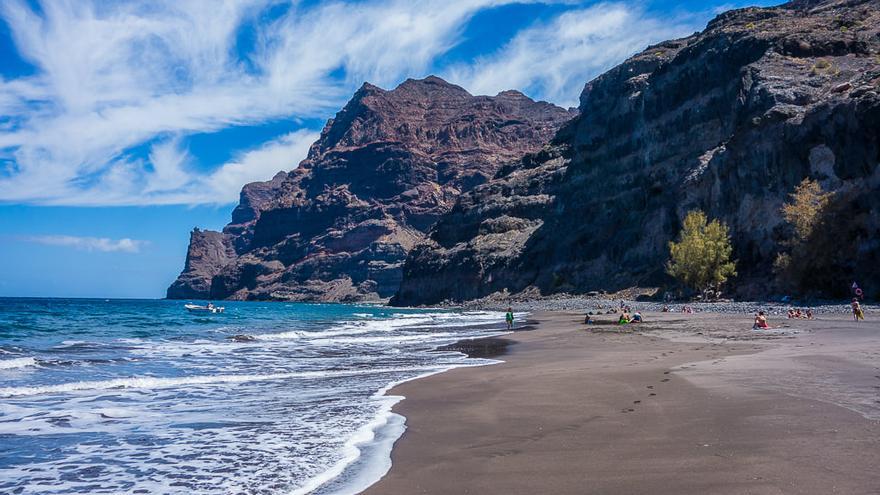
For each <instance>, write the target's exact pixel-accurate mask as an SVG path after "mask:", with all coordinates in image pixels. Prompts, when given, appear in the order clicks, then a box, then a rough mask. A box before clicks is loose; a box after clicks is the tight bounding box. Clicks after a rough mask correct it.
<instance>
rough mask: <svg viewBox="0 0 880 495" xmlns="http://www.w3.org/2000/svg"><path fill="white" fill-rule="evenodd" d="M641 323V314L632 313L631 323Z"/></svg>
mask: <svg viewBox="0 0 880 495" xmlns="http://www.w3.org/2000/svg"><path fill="white" fill-rule="evenodd" d="M641 322H642V314H641V313H639V312H638V311H636V312H635V313H633V317H632V320H631V323H641Z"/></svg>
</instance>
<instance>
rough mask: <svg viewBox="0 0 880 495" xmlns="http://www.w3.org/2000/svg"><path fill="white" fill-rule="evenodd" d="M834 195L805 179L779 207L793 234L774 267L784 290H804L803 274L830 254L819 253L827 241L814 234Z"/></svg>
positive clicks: (812, 270)
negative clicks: (817, 237)
mask: <svg viewBox="0 0 880 495" xmlns="http://www.w3.org/2000/svg"><path fill="white" fill-rule="evenodd" d="M833 197H834V193H831V192H825V191H824V190H823V189H822V186H821V185H820V184H819V183H818V182H816V181H814V180H812V179H810V178H806V179H804V180H803V181H801V183H800V184H799V185H798V186H797V187H796V188H795V190H794V192H793V193H791V194H790V195H789V201H788V202H787V203H786V204H785V205H783V206H782V210H781V213H782V218H784V219H785V221H786V223H788V225H789V226H790V227H791V229H792V230H793V234H792V236H791V239H790V240H789V241H787V242H786V243H785V246H786V247H788V250H787V251H785V252H782V253H779V255H778V256H777V257H776V261H775V262H774V266H773V268H774V270H775V271H776V274H777V276H778V277H779V279H780V282H782V285H783V286H785V287H786V288H787V289H792V290H798V291H800V290H801V289H803V288H804V287H803V285H804V284H803V282H804V278H805V277H806V275H807V274H808V273H811V272H812V273H816V272H817V271H819V270H818V268H819V267H818V265H819V263H818V262H819V261H820V260H823V259H826V258H828V257H829V256H828V255H827V254H828V253H823V252H822V251H823V248H825V247H827V246H825V245H826V244H827V243H825V242H820V241H821V239H816V238H815V237H816V236H815V234H816V232H817V226H819V225H820V224H821V223H822V222H823V218H824V217H825V215H826V214H827V210H828V207H829V204H830V203H831V200H832V199H833ZM843 238H844V237H843V236H841V237H840V239H843ZM826 251H827V249H826Z"/></svg>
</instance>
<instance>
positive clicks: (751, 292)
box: [393, 0, 880, 305]
mask: <svg viewBox="0 0 880 495" xmlns="http://www.w3.org/2000/svg"><path fill="white" fill-rule="evenodd" d="M878 31H880V2H878V1H876V0H869V1H868V0H831V1H829V0H824V1H821V0H813V1H809V0H800V1H795V2H791V3H788V4H785V5H782V6H779V7H774V8H748V9H740V10H734V11H730V12H727V13H724V14H722V15H720V16H718V17H717V18H716V19H714V20H713V21H711V22H710V23H709V25H708V26H707V28H706V29H705V31H703V32H701V33H697V34H695V35H693V36H690V37H688V38H684V39H680V40H675V41H669V42H665V43H660V44H658V45H655V46H651V47H649V48H647V49H646V50H645V51H643V52H641V53H639V54H637V55H635V56H633V57H632V58H630V59H629V60H627V61H625V62H624V63H622V64H621V65H619V66H617V67H615V68H613V69H612V70H610V71H609V72H607V73H605V74H603V75H601V76H599V77H598V78H596V79H595V80H593V81H591V82H590V83H588V84H587V85H586V87H585V88H584V90H583V93H582V94H581V99H580V114H579V116H578V117H577V118H576V119H575V120H574V121H572V122H571V123H569V124H568V125H566V126H565V127H564V128H563V129H562V130H561V131H560V132H559V133H558V135H557V136H556V137H555V138H554V139H553V140H552V142H551V143H549V144H548V146H546V147H545V149H544V150H542V151H541V152H539V153H536V154H532V155H529V156H527V157H526V158H525V159H523V160H522V161H521V162H520V163H519V164H517V165H513V166H506V167H503V168H502V169H500V171H499V173H498V174H497V176H496V178H495V179H493V180H492V181H489V182H488V183H486V184H483V185H480V186H478V187H476V188H474V189H473V190H472V191H470V192H468V193H465V194H464V195H462V197H461V198H460V199H459V201H458V202H457V203H456V205H455V206H454V208H453V209H452V211H451V212H450V213H449V214H448V215H446V216H445V217H444V218H442V219H441V220H440V221H439V222H438V223H437V225H436V226H435V227H434V228H433V229H432V231H431V234H430V239H429V241H428V242H427V243H424V244H422V245H420V246H418V247H417V248H415V249H414V250H413V251H412V252H411V253H410V256H409V258H408V259H407V262H406V265H405V269H404V279H403V281H402V285H401V288H400V291H399V293H398V295H397V296H396V297H395V299H394V300H393V303H396V304H402V305H409V304H430V303H437V302H441V301H444V300H452V301H460V300H467V299H473V298H479V297H484V296H487V295H490V294H494V293H498V292H501V291H505V292H513V293H515V292H522V291H530V292H536V293H540V294H551V293H555V292H563V291H565V292H581V293H582V292H587V291H591V290H614V289H619V288H624V287H630V286H636V285H643V286H644V285H654V286H657V285H662V284H664V283H666V282H668V280H667V279H666V276H665V275H664V262H665V260H666V258H667V256H668V248H667V243H668V241H670V240H671V239H672V238H673V237H674V235H675V234H676V233H677V231H678V229H679V227H680V222H681V219H683V217H684V215H685V214H686V212H687V211H689V210H690V209H694V208H701V209H703V210H704V211H706V212H707V214H708V215H709V216H710V217H712V218H720V219H722V220H723V221H725V222H727V224H728V225H730V227H731V231H732V234H733V240H734V247H735V257H736V258H737V259H738V261H739V272H740V276H739V278H738V279H737V280H736V287H737V290H738V291H739V293H740V295H742V296H744V297H756V296H766V295H768V293H770V292H771V291H772V290H773V287H772V284H771V280H772V278H773V275H772V270H771V266H772V263H773V260H774V258H775V257H776V254H777V253H778V251H779V249H780V245H781V243H782V242H781V241H783V240H784V237H785V235H786V228H785V226H784V225H783V223H782V220H781V217H780V214H779V210H780V207H781V206H782V204H783V202H784V201H785V200H786V199H787V196H788V194H790V193H791V192H792V190H793V189H794V187H795V186H796V185H797V184H798V183H799V182H800V181H801V180H802V179H803V178H805V177H812V178H815V179H817V180H819V181H820V182H821V183H822V184H823V186H825V188H826V189H829V190H834V191H836V192H837V193H836V195H835V198H836V204H835V205H834V207H833V208H831V210H830V211H831V212H832V213H830V215H831V216H829V217H828V218H826V222H825V224H824V225H826V226H827V228H826V229H824V230H823V232H825V233H820V234H819V236H820V237H821V236H822V235H825V238H824V239H820V238H817V239H816V242H817V243H820V242H824V243H825V245H827V249H826V251H827V252H826V253H825V254H824V256H820V257H819V258H820V259H819V260H817V266H816V275H817V278H816V280H817V282H816V287H807V288H806V289H811V290H815V291H816V292H817V293H824V294H826V295H836V296H840V295H845V291H846V290H847V288H848V286H849V283H850V282H851V280H852V279H854V278H855V279H858V280H860V281H861V282H862V285H863V286H866V287H870V289H869V292H870V291H874V292H875V293H876V292H880V263H878V262H880V194H878V191H880V169H878V163H880V96H878V83H880V37H878ZM835 215H836V216H835ZM832 231H833V238H830V237H829V236H830V234H827V232H832ZM817 245H819V244H817ZM820 280H821V282H819V281H820Z"/></svg>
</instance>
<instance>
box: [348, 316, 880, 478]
mask: <svg viewBox="0 0 880 495" xmlns="http://www.w3.org/2000/svg"><path fill="white" fill-rule="evenodd" d="M603 316H607V317H606V318H604V320H603ZM610 316H611V315H602V316H600V321H604V322H605V323H607V321H609V320H610V318H608V317H610ZM647 316H648V321H649V323H647V324H644V325H643V326H641V327H625V328H626V329H627V330H630V329H632V328H639V329H640V330H639V332H640V333H638V334H633V333H629V332H627V333H619V332H618V330H619V328H617V327H614V326H611V325H606V324H601V325H596V326H592V327H590V329H591V331H590V332H586V331H584V330H585V329H586V328H587V327H586V326H585V325H583V324H582V315H581V314H578V313H560V312H542V313H537V314H532V315H530V319H535V320H538V321H539V322H540V323H539V325H538V327H537V331H532V332H514V333H512V334H507V335H505V336H503V337H501V339H503V340H509V341H510V342H509V343H505V344H504V345H503V349H504V351H505V352H506V354H504V357H503V362H502V363H500V364H497V365H495V366H482V367H476V368H472V369H451V370H449V371H446V372H444V373H440V374H437V375H434V376H430V377H426V378H421V379H418V380H414V381H411V382H408V383H405V384H402V385H398V386H396V387H394V388H393V389H392V390H391V391H390V392H389V393H390V394H394V395H399V396H404V397H405V400H402V401H400V402H398V403H397V404H396V405H394V407H393V409H392V410H393V412H394V413H396V414H399V415H401V416H403V417H405V418H406V430H405V431H404V432H403V435H402V436H401V437H400V438H399V439H398V440H397V441H396V442H395V443H394V447H393V450H392V453H391V459H392V463H391V469H390V470H389V471H388V473H387V474H386V475H385V476H384V477H382V478H381V479H380V480H379V481H378V482H377V483H376V484H374V485H372V486H370V487H369V488H367V489H366V490H365V491H364V492H362V493H365V494H392V495H393V494H398V493H399V494H410V493H505V494H518V493H523V494H525V493H540V492H543V493H648V492H650V493H668V494H678V493H708V492H711V493H768V494H769V493H817V494H818V493H865V494H867V493H876V492H877V491H880V475H878V474H875V473H874V472H873V471H874V468H873V466H876V464H877V463H878V462H880V421H877V419H868V418H867V417H866V416H865V413H866V412H867V413H868V416H871V414H873V412H874V411H875V410H876V411H877V412H878V415H877V418H880V404H871V403H868V402H866V401H863V402H864V403H862V402H859V400H863V399H865V397H859V394H860V393H862V392H865V390H868V391H869V392H868V398H870V397H871V395H870V394H872V393H873V394H874V395H876V392H875V391H876V390H877V388H876V387H877V386H880V379H877V378H874V375H878V376H880V359H878V356H880V341H878V338H874V337H873V336H872V335H871V333H872V330H875V329H877V328H878V326H877V324H876V323H873V322H871V323H869V324H864V323H863V324H862V325H863V326H862V327H861V330H862V331H861V332H860V333H859V335H858V340H857V341H856V342H845V341H843V342H842V341H841V340H842V338H841V337H842V336H846V337H847V338H849V337H851V336H852V335H854V333H853V332H854V330H852V328H850V327H852V324H850V323H849V322H848V321H846V320H845V319H842V318H840V317H835V316H831V317H829V318H827V319H820V320H812V321H809V322H807V321H800V320H799V321H794V322H789V323H788V324H785V326H784V327H783V328H782V329H780V331H779V332H777V333H773V334H759V333H753V332H750V331H743V330H742V327H743V326H744V325H745V326H746V327H748V326H749V325H750V319H749V318H747V317H741V316H731V315H719V314H709V313H702V314H699V315H687V316H685V315H679V314H677V313H656V314H653V313H652V314H650V315H647ZM700 330H702V331H700ZM857 331H858V329H857ZM642 332H644V333H642ZM683 336H684V337H683ZM685 337H686V338H685ZM682 338H684V340H686V342H685V341H677V340H679V339H682ZM844 340H845V339H844ZM808 341H813V342H812V343H813V344H815V345H814V346H813V347H812V349H810V347H809V342H808ZM857 348H860V349H863V351H864V353H865V355H863V356H861V357H859V358H858V359H855V358H851V356H850V357H847V356H848V355H849V354H852V353H853V352H854V349H857ZM802 349H807V350H802ZM818 349H821V350H818ZM767 352H770V353H771V354H770V356H771V357H772V359H770V358H767V359H770V361H772V362H773V363H775V364H774V365H773V366H767V365H762V366H764V367H763V368H762V367H760V366H758V367H757V368H756V363H757V364H760V363H762V362H763V361H765V358H764V357H763V355H764V354H765V353H767ZM786 353H787V354H786ZM805 356H806V357H809V358H806V357H805ZM810 356H811V357H810ZM816 356H819V357H816ZM805 360H806V361H805ZM792 363H795V364H796V365H797V366H806V365H805V364H804V363H807V364H808V367H807V371H808V372H809V371H817V370H818V371H821V370H823V369H825V370H831V371H833V372H834V373H836V375H835V376H837V375H839V376H838V378H839V381H840V383H837V382H834V381H830V382H829V381H827V380H826V381H825V382H824V384H823V385H822V386H821V387H818V386H817V387H816V388H815V389H812V388H811V387H814V385H815V384H812V383H810V384H807V385H805V388H804V389H802V390H796V387H798V386H799V385H798V384H797V383H785V380H780V379H779V377H785V376H786V375H787V374H790V373H794V372H793V371H792V370H795V369H796V368H797V366H795V365H794V364H792ZM871 364H873V367H872V366H870V365H871ZM774 366H775V367H774ZM823 367H824V368H823ZM874 368H876V369H874ZM841 370H843V371H841ZM834 373H830V374H834ZM868 374H870V376H868ZM796 375H797V376H802V375H803V370H799V371H797V373H796ZM818 375H819V377H820V378H822V379H825V378H824V377H823V376H824V375H822V374H821V373H818ZM868 378H870V380H868ZM762 380H763V381H762ZM871 380H873V381H876V383H873V382H872V381H871ZM789 381H791V380H789ZM820 381H821V380H820ZM786 387H788V388H789V389H786ZM872 387H875V388H872ZM835 391H836V392H835ZM798 392H799V393H798ZM838 392H839V393H838ZM835 393H837V395H835ZM846 400H852V401H854V402H853V404H856V405H857V406H858V407H856V408H855V409H854V408H853V407H847V405H846V404H843V402H845V401H846ZM849 406H852V404H849ZM859 407H860V408H861V410H862V411H861V413H857V410H858V408H859ZM832 424H833V425H834V427H833V428H829V425H832Z"/></svg>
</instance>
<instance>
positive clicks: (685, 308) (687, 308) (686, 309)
mask: <svg viewBox="0 0 880 495" xmlns="http://www.w3.org/2000/svg"><path fill="white" fill-rule="evenodd" d="M661 311H662V312H663V313H671V312H672V309H670V308H669V305H668V304H664V305H663V309H662V310H661ZM681 312H682V313H684V314H687V315H692V314H694V308H693V307H692V306H687V305H685V306H682V307H681Z"/></svg>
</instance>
